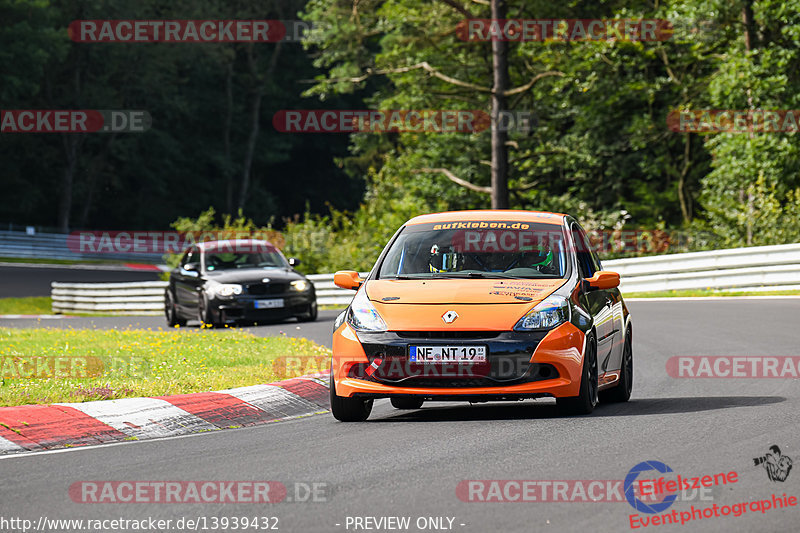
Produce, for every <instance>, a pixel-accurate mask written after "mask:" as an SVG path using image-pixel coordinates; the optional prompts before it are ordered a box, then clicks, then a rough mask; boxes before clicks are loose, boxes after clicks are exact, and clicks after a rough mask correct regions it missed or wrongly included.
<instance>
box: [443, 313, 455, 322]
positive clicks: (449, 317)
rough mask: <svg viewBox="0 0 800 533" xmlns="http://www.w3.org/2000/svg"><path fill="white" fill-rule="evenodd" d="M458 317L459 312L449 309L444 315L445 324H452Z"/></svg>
mask: <svg viewBox="0 0 800 533" xmlns="http://www.w3.org/2000/svg"><path fill="white" fill-rule="evenodd" d="M456 318H458V313H456V312H455V311H448V312H446V313H445V314H443V315H442V320H444V323H445V324H452V323H453V322H454V321H455V319H456Z"/></svg>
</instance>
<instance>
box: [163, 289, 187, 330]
mask: <svg viewBox="0 0 800 533" xmlns="http://www.w3.org/2000/svg"><path fill="white" fill-rule="evenodd" d="M164 316H166V318H167V324H168V325H169V327H171V328H174V327H175V326H185V325H186V320H184V319H182V318H181V317H180V316H178V310H177V309H176V307H175V298H174V297H173V296H172V293H171V292H170V290H169V289H167V291H166V292H165V293H164Z"/></svg>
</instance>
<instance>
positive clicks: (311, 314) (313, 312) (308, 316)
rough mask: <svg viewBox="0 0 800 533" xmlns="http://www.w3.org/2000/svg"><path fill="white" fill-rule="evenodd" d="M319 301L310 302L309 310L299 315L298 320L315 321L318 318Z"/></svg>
mask: <svg viewBox="0 0 800 533" xmlns="http://www.w3.org/2000/svg"><path fill="white" fill-rule="evenodd" d="M317 314H318V311H317V301H316V300H314V301H313V302H311V303H310V304H308V311H307V312H306V313H304V314H302V315H300V316H298V317H297V321H298V322H314V321H315V320H316V319H317Z"/></svg>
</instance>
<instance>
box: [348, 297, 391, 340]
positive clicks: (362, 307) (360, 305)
mask: <svg viewBox="0 0 800 533" xmlns="http://www.w3.org/2000/svg"><path fill="white" fill-rule="evenodd" d="M347 323H348V324H349V325H350V327H352V328H353V329H354V330H356V331H371V332H376V331H386V322H384V321H383V319H382V318H381V315H379V314H378V310H377V309H375V308H374V307H373V306H372V304H371V303H370V301H369V298H367V293H366V292H364V290H363V289H362V290H360V291H358V292H357V293H356V296H355V298H353V301H352V302H351V303H350V307H349V308H348V310H347Z"/></svg>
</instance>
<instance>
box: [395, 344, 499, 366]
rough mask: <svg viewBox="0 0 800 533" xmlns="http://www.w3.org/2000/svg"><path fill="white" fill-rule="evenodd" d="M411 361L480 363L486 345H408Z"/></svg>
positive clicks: (484, 353) (482, 359) (484, 354)
mask: <svg viewBox="0 0 800 533" xmlns="http://www.w3.org/2000/svg"><path fill="white" fill-rule="evenodd" d="M408 358H409V361H411V362H412V363H482V362H485V361H486V346H410V347H409V351H408Z"/></svg>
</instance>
